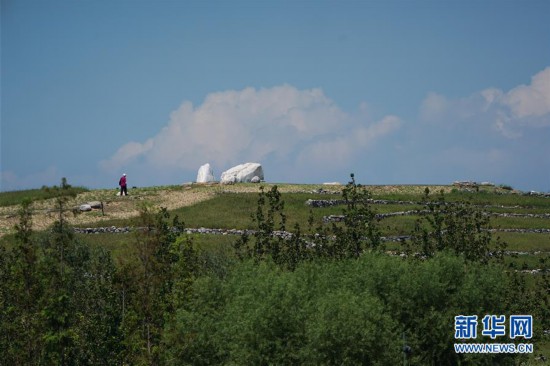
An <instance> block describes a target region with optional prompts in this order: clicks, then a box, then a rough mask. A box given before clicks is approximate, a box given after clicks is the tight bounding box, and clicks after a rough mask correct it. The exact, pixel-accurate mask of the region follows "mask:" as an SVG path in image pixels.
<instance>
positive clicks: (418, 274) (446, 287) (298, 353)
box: [165, 253, 512, 365]
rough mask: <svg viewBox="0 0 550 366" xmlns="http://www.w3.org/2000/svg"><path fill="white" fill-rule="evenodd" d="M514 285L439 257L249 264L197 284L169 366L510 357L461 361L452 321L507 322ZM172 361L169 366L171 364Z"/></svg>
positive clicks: (489, 269)
mask: <svg viewBox="0 0 550 366" xmlns="http://www.w3.org/2000/svg"><path fill="white" fill-rule="evenodd" d="M509 290H510V288H509V282H508V280H507V278H506V277H503V276H502V269H501V268H500V267H498V266H496V265H489V266H483V265H480V264H469V265H466V262H465V261H464V260H463V259H462V258H460V257H457V256H454V255H450V254H439V255H436V256H435V257H434V258H433V259H431V260H428V261H424V262H414V261H404V260H402V259H400V258H397V257H389V256H387V255H384V254H374V253H370V254H366V255H364V256H362V257H360V258H359V259H357V260H350V259H347V260H342V261H338V262H334V261H329V262H327V261H320V260H318V261H314V262H306V263H302V264H300V265H299V266H297V268H296V269H295V270H294V271H285V270H282V269H280V267H278V266H277V265H275V264H273V263H272V262H270V261H264V262H262V263H260V264H255V263H254V262H251V261H244V262H242V263H240V264H239V265H237V266H236V267H235V268H234V270H233V272H232V273H231V274H230V275H229V277H228V278H227V279H226V280H225V281H222V280H220V279H219V278H217V277H205V278H202V279H200V280H198V281H196V282H195V283H194V285H193V287H192V296H191V297H190V298H189V299H188V301H187V302H186V303H185V305H184V306H182V307H181V308H179V309H176V314H177V315H176V316H175V318H174V321H173V322H171V323H170V324H169V326H168V327H167V329H166V330H165V335H166V339H165V340H166V344H167V354H166V360H167V363H169V364H174V365H175V364H211V363H227V364H311V365H313V364H365V365H389V364H397V363H399V362H400V361H401V360H402V357H403V354H402V345H403V344H402V339H403V334H405V335H406V339H407V342H408V344H409V345H410V346H411V347H412V350H413V353H412V356H411V357H412V359H411V361H412V362H413V363H415V364H438V365H445V364H456V363H458V362H459V361H460V360H462V361H464V360H469V361H472V360H477V361H479V362H482V361H483V362H492V361H496V360H498V362H500V363H501V364H506V362H512V356H494V357H492V356H490V355H480V356H478V357H476V356H466V357H464V356H460V355H457V354H456V353H455V352H454V349H453V343H454V342H455V340H454V317H455V316H456V315H460V314H478V315H484V314H502V313H506V311H507V310H508V308H507V307H508V305H507V303H506V302H505V301H504V299H505V298H506V294H507V292H508V291H509ZM168 361H169V362H168Z"/></svg>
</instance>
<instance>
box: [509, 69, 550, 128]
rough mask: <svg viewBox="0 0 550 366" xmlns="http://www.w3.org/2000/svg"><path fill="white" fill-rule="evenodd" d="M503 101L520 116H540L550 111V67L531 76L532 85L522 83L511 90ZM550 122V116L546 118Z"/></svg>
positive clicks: (547, 122) (516, 115)
mask: <svg viewBox="0 0 550 366" xmlns="http://www.w3.org/2000/svg"><path fill="white" fill-rule="evenodd" d="M500 99H501V101H500V102H501V103H502V104H503V105H506V106H508V107H510V109H511V111H512V113H513V115H514V116H515V117H518V118H525V117H532V116H536V117H540V116H544V115H547V114H549V113H550V67H547V68H546V69H544V70H543V71H541V72H539V73H538V74H536V75H535V76H533V77H532V78H531V84H530V85H520V86H517V87H515V88H514V89H512V90H510V91H509V92H508V93H507V94H506V95H504V96H503V97H502V98H500ZM545 123H546V124H550V118H546V119H545Z"/></svg>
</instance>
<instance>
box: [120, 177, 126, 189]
mask: <svg viewBox="0 0 550 366" xmlns="http://www.w3.org/2000/svg"><path fill="white" fill-rule="evenodd" d="M118 185H119V186H121V187H123V186H125V185H126V177H125V176H124V175H123V176H122V177H121V178H120V180H119V181H118Z"/></svg>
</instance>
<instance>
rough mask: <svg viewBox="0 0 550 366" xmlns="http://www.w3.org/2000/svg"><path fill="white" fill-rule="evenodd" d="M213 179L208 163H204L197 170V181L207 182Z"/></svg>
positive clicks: (212, 172)
mask: <svg viewBox="0 0 550 366" xmlns="http://www.w3.org/2000/svg"><path fill="white" fill-rule="evenodd" d="M213 181H214V171H213V170H212V167H211V166H210V164H208V163H206V164H204V165H202V166H201V167H200V168H199V171H198V172H197V183H209V182H213Z"/></svg>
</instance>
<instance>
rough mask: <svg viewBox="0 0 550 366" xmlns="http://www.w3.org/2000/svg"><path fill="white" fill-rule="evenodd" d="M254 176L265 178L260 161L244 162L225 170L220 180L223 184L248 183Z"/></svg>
mask: <svg viewBox="0 0 550 366" xmlns="http://www.w3.org/2000/svg"><path fill="white" fill-rule="evenodd" d="M254 177H258V178H259V179H260V180H264V171H263V169H262V165H261V164H258V163H244V164H240V165H237V166H234V167H233V168H231V169H229V170H226V171H225V172H223V173H222V175H221V178H220V181H221V183H222V184H232V183H248V182H250V181H252V178H254Z"/></svg>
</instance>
